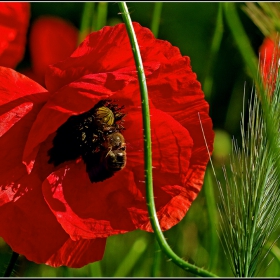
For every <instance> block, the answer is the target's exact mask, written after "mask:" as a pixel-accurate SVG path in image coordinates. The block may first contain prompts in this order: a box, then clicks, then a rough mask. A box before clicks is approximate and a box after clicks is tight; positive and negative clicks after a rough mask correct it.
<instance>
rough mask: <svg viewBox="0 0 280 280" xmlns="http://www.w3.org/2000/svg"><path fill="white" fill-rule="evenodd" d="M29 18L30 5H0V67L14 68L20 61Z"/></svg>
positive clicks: (6, 3) (14, 3)
mask: <svg viewBox="0 0 280 280" xmlns="http://www.w3.org/2000/svg"><path fill="white" fill-rule="evenodd" d="M29 18H30V3H27V2H20V3H17V2H2V3H0V34H1V38H0V65H1V66H5V67H11V68H15V67H16V66H17V65H18V63H19V62H20V61H21V60H22V58H23V55H24V52H25V46H26V34H27V29H28V25H29Z"/></svg>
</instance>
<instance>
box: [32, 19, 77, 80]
mask: <svg viewBox="0 0 280 280" xmlns="http://www.w3.org/2000/svg"><path fill="white" fill-rule="evenodd" d="M78 33H79V32H78V29H77V28H76V27H75V26H74V25H73V24H71V23H70V22H68V21H66V20H64V19H62V18H59V17H55V16H41V17H39V18H38V19H37V20H35V21H34V22H33V24H32V26H31V29H30V40H29V44H30V56H31V61H32V69H33V71H34V73H35V75H36V77H37V78H36V80H38V81H39V82H40V84H42V85H43V84H44V79H45V71H46V68H47V67H48V66H49V65H50V64H53V63H56V62H58V61H61V60H63V59H65V58H67V57H68V56H70V54H71V53H72V52H73V51H74V50H75V49H76V47H77V43H78Z"/></svg>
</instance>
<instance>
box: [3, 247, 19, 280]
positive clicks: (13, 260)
mask: <svg viewBox="0 0 280 280" xmlns="http://www.w3.org/2000/svg"><path fill="white" fill-rule="evenodd" d="M18 256H19V254H18V253H16V252H13V253H12V257H11V259H10V262H9V264H8V267H7V269H6V271H5V273H4V275H3V277H10V276H11V274H12V272H13V269H14V267H15V264H16V262H17V259H18Z"/></svg>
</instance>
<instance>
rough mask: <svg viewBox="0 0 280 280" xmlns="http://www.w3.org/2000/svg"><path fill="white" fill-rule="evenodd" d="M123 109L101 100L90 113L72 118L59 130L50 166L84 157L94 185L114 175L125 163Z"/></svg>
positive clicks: (52, 150)
mask: <svg viewBox="0 0 280 280" xmlns="http://www.w3.org/2000/svg"><path fill="white" fill-rule="evenodd" d="M122 109H123V107H119V106H118V105H116V104H113V103H112V101H111V100H102V101H100V102H98V103H97V104H96V105H95V106H94V107H93V108H92V109H90V110H89V111H87V112H85V113H83V114H80V115H77V116H71V117H70V118H69V119H68V120H67V121H66V122H65V123H64V124H63V125H61V126H60V127H59V128H58V129H57V131H56V135H55V137H54V139H53V147H52V148H51V149H50V150H49V151H48V155H49V156H50V159H49V161H48V163H53V164H54V166H58V165H59V164H61V163H63V162H65V161H68V160H75V159H77V158H78V157H82V159H83V160H84V162H85V164H86V171H87V172H88V174H89V178H90V180H91V182H99V181H103V180H105V179H107V178H110V177H111V176H113V175H114V173H115V172H116V171H118V170H121V169H122V168H123V167H124V166H125V164H126V152H125V140H124V137H123V135H122V134H121V131H122V130H124V129H125V128H124V127H123V125H122V124H123V117H124V116H125V114H124V113H123V112H122Z"/></svg>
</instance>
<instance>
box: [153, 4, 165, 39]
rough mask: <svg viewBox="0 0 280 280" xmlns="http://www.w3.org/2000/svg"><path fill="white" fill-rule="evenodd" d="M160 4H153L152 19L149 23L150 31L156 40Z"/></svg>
mask: <svg viewBox="0 0 280 280" xmlns="http://www.w3.org/2000/svg"><path fill="white" fill-rule="evenodd" d="M162 4H163V3H162V2H155V6H154V12H153V18H152V23H151V30H152V32H153V34H154V36H155V37H156V38H157V36H158V30H159V23H160V15H161V10H162Z"/></svg>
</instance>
